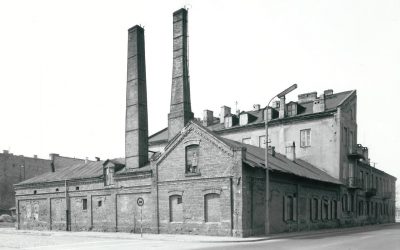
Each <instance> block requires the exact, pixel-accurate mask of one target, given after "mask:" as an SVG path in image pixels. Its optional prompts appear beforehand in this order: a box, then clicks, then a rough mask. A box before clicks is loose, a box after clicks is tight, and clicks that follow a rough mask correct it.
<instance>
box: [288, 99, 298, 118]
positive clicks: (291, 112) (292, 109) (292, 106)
mask: <svg viewBox="0 0 400 250" xmlns="http://www.w3.org/2000/svg"><path fill="white" fill-rule="evenodd" d="M287 114H288V116H295V115H297V103H294V102H291V103H289V104H288V105H287Z"/></svg>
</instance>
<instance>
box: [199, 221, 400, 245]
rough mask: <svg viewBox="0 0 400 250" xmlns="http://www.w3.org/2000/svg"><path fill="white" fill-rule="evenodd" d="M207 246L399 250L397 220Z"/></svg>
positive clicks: (399, 229) (399, 228)
mask: <svg viewBox="0 0 400 250" xmlns="http://www.w3.org/2000/svg"><path fill="white" fill-rule="evenodd" d="M206 249H229V250H234V249H264V250H265V249H274V250H286V249H296V250H303V249H304V250H314V249H315V250H317V249H318V250H319V249H324V250H325V249H328V250H337V249H342V250H356V249H357V250H358V249H362V250H369V249H371V250H386V249H388V250H389V249H390V250H396V249H399V250H400V224H399V223H397V224H396V225H390V226H387V225H384V226H376V227H374V228H368V229H367V230H366V229H363V228H355V229H354V230H352V231H347V230H346V231H337V232H329V233H324V234H309V235H303V236H294V237H290V238H281V239H272V240H266V241H259V242H251V243H240V244H236V245H235V246H232V245H230V246H221V247H211V248H206Z"/></svg>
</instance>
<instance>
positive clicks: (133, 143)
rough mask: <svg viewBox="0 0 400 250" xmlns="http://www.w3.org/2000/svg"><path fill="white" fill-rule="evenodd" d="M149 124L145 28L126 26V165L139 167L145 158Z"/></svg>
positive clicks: (143, 163) (146, 155)
mask: <svg viewBox="0 0 400 250" xmlns="http://www.w3.org/2000/svg"><path fill="white" fill-rule="evenodd" d="M148 148H149V145H148V124H147V91H146V61H145V46H144V29H143V28H142V27H140V26H138V25H136V26H134V27H132V28H130V29H129V30H128V70H127V83H126V117H125V166H126V168H140V167H142V166H144V165H145V164H146V163H147V162H148V151H149V150H148Z"/></svg>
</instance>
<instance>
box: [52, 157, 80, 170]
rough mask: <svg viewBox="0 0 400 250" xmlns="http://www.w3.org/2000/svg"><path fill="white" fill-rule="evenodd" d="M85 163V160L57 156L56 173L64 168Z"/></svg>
mask: <svg viewBox="0 0 400 250" xmlns="http://www.w3.org/2000/svg"><path fill="white" fill-rule="evenodd" d="M84 162H85V160H83V159H78V158H71V157H65V156H56V157H54V168H55V170H56V171H58V170H60V169H62V168H65V167H70V166H73V165H76V164H78V163H84Z"/></svg>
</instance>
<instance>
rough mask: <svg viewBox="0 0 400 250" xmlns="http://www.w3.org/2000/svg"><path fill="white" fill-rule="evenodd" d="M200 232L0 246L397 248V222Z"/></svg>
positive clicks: (0, 235) (37, 238)
mask: <svg viewBox="0 0 400 250" xmlns="http://www.w3.org/2000/svg"><path fill="white" fill-rule="evenodd" d="M234 240H247V241H251V242H232V238H218V237H202V236H197V237H196V236H168V235H164V236H162V235H160V236H158V235H147V236H146V235H145V236H144V238H143V239H140V238H139V236H137V235H129V234H122V233H109V234H103V233H86V234H85V233H65V232H64V233H63V232H60V233H54V232H21V231H18V232H16V231H1V230H0V249H1V250H8V249H14V250H15V249H32V250H37V249H43V250H47V249H57V250H58V249H59V250H65V249H68V250H81V249H96V250H102V249H114V250H116V249H118V250H124V249H130V250H131V249H141V250H142V249H143V250H146V249H229V250H234V249H278V250H280V249H282V250H283V249H285V250H286V249H307V250H313V249H318V250H319V249H335V250H336V249H346V250H347V249H350V250H353V249H374V250H375V249H378V250H385V249H394V250H396V249H399V250H400V224H395V225H384V226H374V227H366V228H354V229H350V230H349V229H346V230H338V231H333V232H332V231H325V232H323V233H321V232H319V233H315V232H314V233H305V234H302V235H282V238H275V239H262V238H259V239H257V240H256V241H254V239H251V238H250V239H234Z"/></svg>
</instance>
